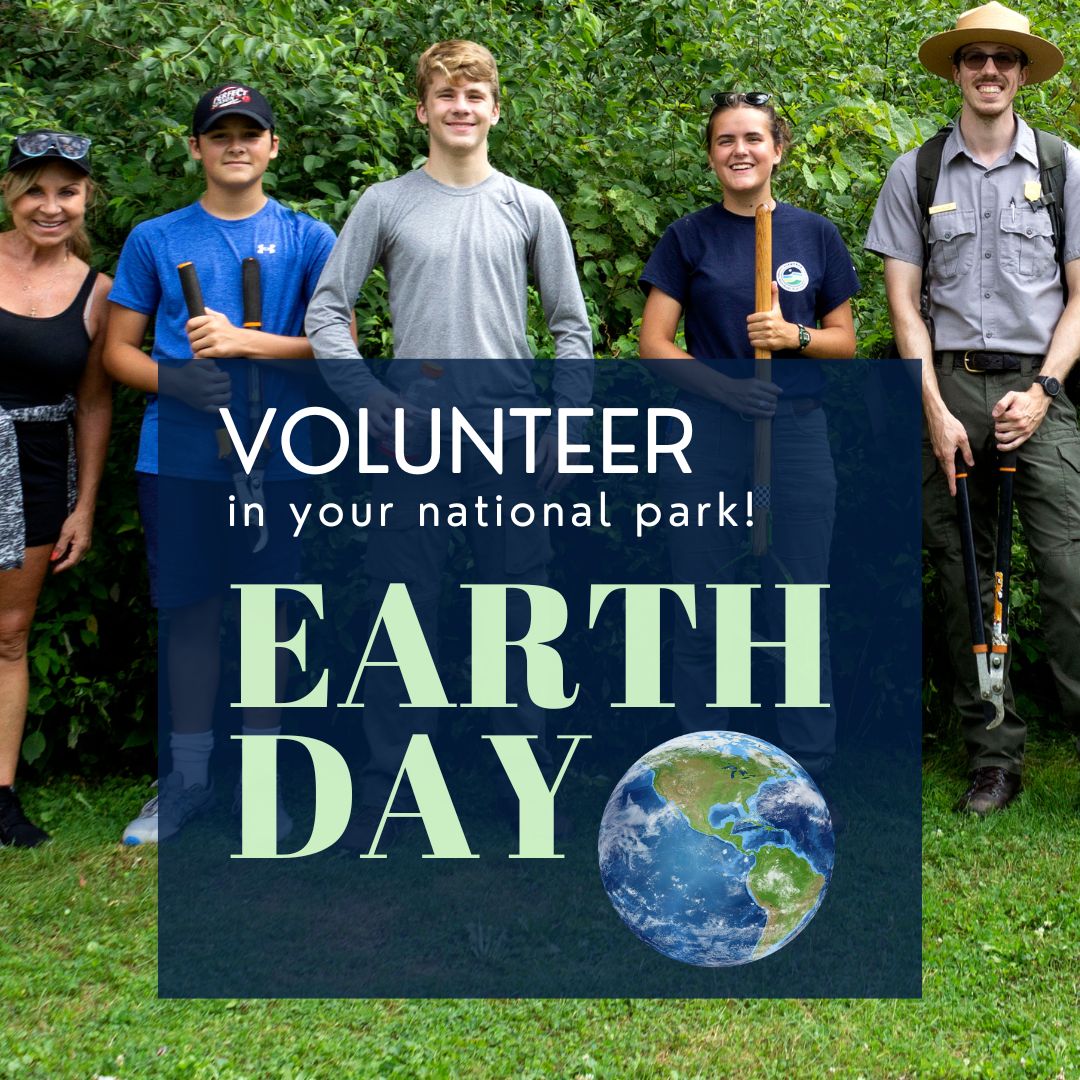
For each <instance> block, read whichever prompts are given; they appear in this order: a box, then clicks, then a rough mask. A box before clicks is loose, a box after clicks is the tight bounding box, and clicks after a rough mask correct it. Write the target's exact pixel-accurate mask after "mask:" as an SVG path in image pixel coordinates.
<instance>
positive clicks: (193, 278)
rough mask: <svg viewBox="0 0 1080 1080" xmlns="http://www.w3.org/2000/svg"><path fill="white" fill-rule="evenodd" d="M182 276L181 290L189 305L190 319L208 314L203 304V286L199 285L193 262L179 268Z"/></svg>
mask: <svg viewBox="0 0 1080 1080" xmlns="http://www.w3.org/2000/svg"><path fill="white" fill-rule="evenodd" d="M176 269H177V271H178V272H179V274H180V288H181V289H183V290H184V303H185V304H187V313H188V318H189V319H194V318H196V317H197V316H199V315H205V314H206V305H205V304H204V303H203V295H202V286H201V285H200V284H199V275H198V273H196V271H195V264H194V263H193V262H182V263H180V265H179V266H177V268H176Z"/></svg>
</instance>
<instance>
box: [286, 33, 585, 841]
mask: <svg viewBox="0 0 1080 1080" xmlns="http://www.w3.org/2000/svg"><path fill="white" fill-rule="evenodd" d="M417 92H418V98H419V104H418V105H417V107H416V116H417V119H418V120H419V121H420V123H421V124H423V125H424V126H425V127H427V129H428V143H429V150H428V159H427V161H426V163H425V164H424V166H423V167H422V168H420V169H417V170H415V171H414V172H411V173H407V174H406V175H404V176H400V177H398V178H397V179H395V180H389V181H386V182H385V183H380V184H375V185H373V186H372V187H370V188H368V190H367V191H365V192H364V194H363V196H362V197H361V198H360V201H359V202H358V203H357V205H356V207H355V208H354V210H353V212H352V214H351V215H350V216H349V219H348V221H347V222H346V223H345V227H344V229H343V230H342V232H341V236H340V238H339V240H338V242H337V244H336V245H335V247H334V250H333V253H332V254H331V256H330V259H329V260H328V262H327V264H326V267H325V268H324V270H323V273H322V277H321V278H320V280H319V284H318V286H317V288H316V290H315V294H314V296H313V297H312V299H311V303H310V304H309V305H308V314H307V320H306V329H307V334H308V338H309V340H310V341H311V344H312V348H313V349H314V351H315V355H316V356H317V357H319V358H321V359H326V360H327V361H329V362H328V363H325V364H323V365H322V370H323V373H324V376H325V377H326V380H327V382H328V383H329V384H330V385H331V387H332V388H333V389H334V390H335V392H336V393H337V394H338V396H339V397H341V399H342V400H343V401H344V402H345V404H346V405H347V406H348V407H349V408H350V409H355V408H358V407H363V408H366V409H367V411H368V423H369V431H370V433H371V436H372V437H373V438H374V439H375V440H380V441H384V442H385V441H387V440H392V437H393V425H394V410H395V408H396V407H397V406H400V405H403V404H404V403H403V401H402V399H401V397H400V396H399V393H398V392H404V391H405V390H406V389H407V388H408V386H409V384H410V383H411V382H412V381H413V380H414V379H416V378H417V377H419V374H420V370H419V369H420V361H421V360H425V359H436V360H440V361H453V360H456V361H459V362H457V363H445V364H444V366H443V375H442V378H441V380H440V383H441V385H440V396H441V397H442V399H443V400H444V401H447V402H452V403H453V404H456V405H458V406H459V407H460V408H461V409H462V410H463V411H464V412H465V413H466V414H467V415H468V416H469V418H470V420H471V422H472V423H473V425H474V427H476V428H477V429H478V430H481V431H484V430H485V429H486V434H490V433H491V425H492V422H491V415H492V409H494V408H502V409H504V410H509V409H510V408H514V407H521V406H524V407H530V406H536V405H538V404H540V402H539V399H538V396H537V393H536V390H535V387H534V384H533V379H532V364H533V361H532V357H531V354H530V350H529V347H528V343H527V340H526V304H527V295H526V284H527V277H528V273H529V271H531V272H532V275H533V279H534V282H535V284H536V286H537V288H538V290H539V292H540V297H541V301H542V303H543V307H544V314H545V317H546V319H547V324H548V327H549V329H550V330H551V333H552V335H553V336H554V339H555V347H556V361H555V364H554V376H553V380H552V390H553V398H554V401H553V405H554V406H555V407H556V408H564V407H581V406H586V405H588V403H589V400H590V398H591V396H592V384H593V367H594V364H593V354H592V334H591V330H590V327H589V321H588V317H587V315H586V312H585V302H584V299H583V297H582V295H581V288H580V286H579V284H578V280H577V274H576V270H575V266H574V252H573V248H572V246H571V244H570V237H569V235H568V234H567V231H566V226H565V225H564V224H563V221H562V217H561V216H560V214H559V211H558V209H557V208H556V206H555V204H554V202H552V200H551V198H550V197H549V196H548V195H546V194H545V193H544V192H542V191H539V190H537V189H536V188H532V187H528V186H527V185H525V184H522V183H519V182H518V181H517V180H513V179H511V178H510V177H508V176H505V175H503V174H502V173H500V172H497V171H496V170H495V169H493V168H492V166H491V164H490V163H489V161H488V132H489V130H490V129H491V127H492V126H493V125H494V124H496V123H498V120H499V76H498V71H497V68H496V65H495V61H494V59H493V58H492V56H491V53H490V52H488V50H487V49H485V48H484V47H483V46H482V45H477V44H475V43H474V42H471V41H443V42H439V43H437V44H435V45H432V46H431V47H430V48H429V49H428V50H427V51H426V52H425V53H424V54H423V55H422V56H421V57H420V60H419V63H418V64H417ZM377 264H379V265H382V267H383V269H384V270H385V272H386V277H387V281H388V283H389V289H390V313H391V317H392V320H393V326H394V358H395V359H394V363H393V364H392V365H391V366H390V369H389V373H388V376H387V380H388V382H389V383H390V387H391V388H392V389H391V388H388V387H386V386H384V385H383V384H382V383H381V382H380V381H379V380H378V379H376V377H375V376H374V375H373V374H372V372H371V369H370V368H369V367H368V365H367V364H366V363H365V362H364V361H363V360H362V359H361V358H360V355H359V353H358V351H357V349H356V346H355V344H354V342H353V340H352V338H351V336H350V335H349V332H348V330H349V321H350V318H351V317H352V311H353V305H354V304H355V302H356V297H357V295H358V294H359V291H360V289H361V287H362V286H363V284H364V282H365V280H366V279H367V276H368V274H370V273H371V271H372V269H373V268H374V267H375V266H376V265H377ZM350 358H351V359H352V360H353V361H354V362H352V363H344V362H342V361H343V360H345V359H350ZM395 391H397V392H395ZM504 419H505V424H504V440H505V451H506V459H507V466H506V469H505V472H504V474H503V475H502V476H498V475H496V474H495V473H494V471H493V470H492V469H491V467H490V465H488V464H487V463H486V462H485V461H484V460H483V459H481V458H479V457H478V456H477V455H471V458H469V457H467V458H466V462H465V468H464V469H463V472H462V475H460V476H452V475H450V474H449V472H448V470H445V469H441V470H439V471H437V472H435V473H433V474H429V475H427V476H425V477H410V476H405V475H403V474H401V473H400V472H398V471H397V470H392V471H391V473H390V474H389V476H388V477H382V476H380V477H377V478H376V481H375V484H376V488H375V492H374V495H373V498H374V499H376V500H379V499H380V498H381V497H382V496H384V495H385V496H386V497H387V499H394V500H395V501H397V502H398V505H399V507H400V506H401V505H402V504H403V503H404V504H408V505H409V506H412V507H413V508H414V509H415V506H416V504H417V502H418V501H420V500H424V501H436V502H445V501H447V500H448V499H451V498H452V499H463V500H464V501H469V502H471V501H472V500H473V499H474V498H475V497H476V496H478V495H479V496H484V497H485V498H488V499H489V500H492V501H494V499H495V497H496V495H501V496H502V497H503V499H504V500H505V501H506V503H507V504H510V503H511V502H519V501H531V500H535V498H536V497H537V494H538V490H537V489H538V487H539V488H540V489H543V490H546V491H548V492H553V491H555V490H557V489H558V487H559V486H560V484H561V482H562V480H563V479H564V478H561V477H560V476H559V475H558V474H557V472H556V461H557V456H556V439H555V437H554V430H555V425H554V424H552V426H551V427H550V428H549V429H548V431H547V432H545V433H544V434H543V435H542V436H541V437H540V439H539V441H538V446H537V448H536V463H535V475H528V474H526V472H525V467H524V461H525V455H524V450H523V447H524V442H525V439H524V435H525V422H524V420H523V419H521V418H512V417H510V416H509V415H508V413H506V412H504ZM571 429H572V430H573V429H574V425H571ZM512 463H516V464H512ZM403 494H404V495H405V496H406V497H405V498H404V499H402V497H401V496H402V495H403ZM383 501H387V500H386V499H383ZM466 531H467V534H468V539H469V543H470V545H471V546H472V549H473V552H474V555H475V558H476V576H477V578H478V579H479V580H482V581H489V582H493V583H501V584H544V583H545V582H546V580H547V574H546V566H547V562H548V560H549V558H550V554H551V549H550V546H549V543H548V537H547V533H546V530H545V529H544V528H543V527H542V526H534V527H530V528H518V527H515V526H509V527H507V528H506V529H503V530H499V529H495V528H491V527H487V528H483V527H479V526H476V525H474V526H471V527H469V528H468V529H467V530H466ZM447 547H448V544H447V535H446V533H445V532H441V531H440V530H439V529H437V528H431V527H428V528H419V527H417V524H416V519H415V515H413V514H412V513H411V512H408V511H404V512H401V513H399V516H398V518H397V519H396V520H394V521H392V522H391V523H390V527H389V528H386V529H378V530H374V531H373V532H372V533H371V535H370V537H369V545H368V551H367V560H366V564H367V570H368V575H369V580H370V586H369V588H370V598H371V600H372V602H373V603H378V602H379V601H380V600H381V598H382V595H383V593H384V592H385V590H386V587H387V584H388V583H389V582H390V581H405V582H406V583H407V584H408V588H409V593H410V596H411V598H412V601H413V604H414V606H415V607H416V609H417V613H418V615H419V616H420V619H421V622H422V624H423V626H424V630H425V633H426V635H427V638H428V641H429V643H434V642H435V641H436V639H437V628H436V622H437V613H438V599H439V593H440V591H441V572H442V568H443V566H444V565H445V562H446V557H447ZM518 592H519V590H513V592H512V594H511V596H512V598H513V594H514V593H518ZM521 599H522V598H521V597H520V596H518V597H517V598H516V600H517V603H516V604H515V603H514V602H511V604H510V611H509V613H508V622H509V625H508V631H509V634H510V639H511V640H512V639H513V637H514V630H515V623H517V624H519V626H520V629H521V630H522V632H523V631H524V629H525V628H527V624H528V610H527V608H525V607H523V606H522V605H521V603H520V601H521ZM377 674H379V673H372V677H370V678H369V681H368V683H367V686H366V690H365V697H364V700H365V705H366V706H367V707H366V708H365V710H364V731H365V735H366V737H367V741H368V745H369V748H370V751H371V756H370V760H369V761H368V763H367V764H366V766H365V769H364V772H363V778H362V784H361V800H360V801H361V803H362V805H363V808H364V809H363V810H362V811H361V812H360V813H359V814H358V815H354V818H353V823H352V825H351V826H350V829H349V830H348V832H347V833H346V836H345V837H344V838H343V844H344V846H346V847H352V848H359V847H367V846H368V844H369V843H370V842H371V840H372V837H373V835H375V834H376V830H377V829H378V827H379V825H380V822H381V819H382V817H383V806H384V804H385V801H386V799H387V797H388V794H389V791H390V788H391V785H392V783H393V780H394V777H395V775H396V772H397V769H398V767H399V765H400V761H401V757H402V754H403V753H404V750H405V748H406V746H407V745H408V742H409V739H410V737H411V735H412V734H413V733H414V732H423V731H426V732H428V733H431V732H433V731H434V728H435V715H434V712H433V711H431V710H424V709H408V710H404V711H402V710H400V709H399V705H400V703H401V689H400V685H397V686H394V685H391V681H390V680H380V679H377V678H375V677H374V676H375V675H377ZM523 676H524V672H523V670H521V666H520V665H518V666H516V667H515V666H514V665H511V669H510V671H509V672H508V687H509V691H510V696H509V697H508V700H514V701H517V702H518V706H517V708H511V709H507V710H499V711H497V715H494V716H493V717H492V723H493V727H494V729H495V731H496V732H498V733H522V734H527V735H533V736H538V738H537V739H536V741H535V742H534V743H533V748H534V752H535V753H536V757H537V760H538V761H539V762H540V765H541V767H542V768H543V769H544V770H545V772H548V771H549V770H550V767H551V764H552V761H551V756H550V754H549V752H548V750H547V747H546V745H545V742H544V714H543V711H542V710H541V709H539V708H538V707H537V706H535V705H534V704H533V703H532V702H531V701H530V700H529V697H528V694H527V692H526V690H525V687H524V677H523ZM515 691H517V692H515ZM405 718H407V720H408V723H406V719H405ZM390 820H393V819H390ZM379 835H381V836H382V837H383V838H384V839H385V837H386V831H385V827H384V829H383V832H382V833H381V834H379Z"/></svg>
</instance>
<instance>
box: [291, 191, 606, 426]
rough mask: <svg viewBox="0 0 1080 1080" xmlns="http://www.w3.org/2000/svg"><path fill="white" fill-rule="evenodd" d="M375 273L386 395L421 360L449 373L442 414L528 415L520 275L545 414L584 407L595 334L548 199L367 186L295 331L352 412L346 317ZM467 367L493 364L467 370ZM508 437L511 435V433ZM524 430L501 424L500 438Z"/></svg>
mask: <svg viewBox="0 0 1080 1080" xmlns="http://www.w3.org/2000/svg"><path fill="white" fill-rule="evenodd" d="M376 264H381V265H382V266H383V268H384V270H385V272H386V276H387V280H388V283H389V287H390V314H391V318H392V320H393V324H394V357H395V362H394V363H393V364H392V365H391V368H390V373H389V375H388V382H389V383H390V385H391V386H393V387H394V388H395V389H398V390H401V389H403V388H404V387H405V386H407V385H408V384H409V383H410V382H411V381H412V380H413V379H415V378H416V375H417V372H418V371H419V366H420V365H419V361H420V360H423V359H439V360H452V359H461V360H462V361H472V362H471V363H466V362H463V363H458V364H446V365H445V375H444V377H443V379H442V380H441V383H442V385H443V386H444V388H445V394H446V397H447V403H448V404H450V403H452V404H456V405H458V406H459V407H461V408H462V409H463V410H464V411H465V412H466V413H472V414H474V415H475V417H476V419H477V421H478V423H480V424H482V423H483V416H484V414H485V412H486V413H487V414H488V423H487V424H486V425H484V426H485V427H487V428H489V429H490V411H491V408H492V407H496V406H501V407H503V408H510V407H514V406H534V405H536V404H537V403H538V401H537V396H536V392H535V390H534V387H533V381H532V356H531V353H530V350H529V347H528V343H527V341H526V337H525V331H526V304H527V294H526V287H527V282H528V274H529V272H530V271H531V272H532V275H533V279H534V282H535V284H536V287H537V289H538V290H539V292H540V298H541V301H542V303H543V307H544V314H545V317H546V319H547V324H548V327H549V328H550V329H551V333H552V335H553V336H554V338H555V348H556V356H557V357H558V362H557V363H556V364H555V375H554V380H553V383H554V385H553V391H554V398H555V401H554V404H555V405H556V407H566V406H584V405H587V404H588V403H589V400H590V399H591V396H592V384H593V368H594V365H593V352H592V332H591V329H590V327H589V320H588V316H587V315H586V312H585V301H584V299H583V297H582V295H581V287H580V285H579V284H578V279H577V272H576V269H575V266H574V252H573V248H572V247H571V244H570V237H569V235H568V234H567V231H566V226H565V225H564V224H563V220H562V217H561V215H560V214H559V211H558V208H557V207H556V206H555V203H554V202H553V201H552V200H551V198H550V196H548V195H546V194H545V193H544V192H542V191H539V190H538V189H537V188H533V187H529V186H528V185H526V184H522V183H519V182H518V181H516V180H513V179H511V178H510V177H509V176H504V175H503V174H502V173H499V172H493V173H492V174H491V175H490V176H489V177H488V178H487V179H486V180H484V181H482V182H481V183H479V184H476V185H475V186H474V187H469V188H454V187H448V186H447V185H445V184H441V183H439V181H437V180H436V179H434V178H433V177H432V176H430V175H429V174H428V173H426V172H425V171H424V170H423V169H417V170H415V171H413V172H411V173H406V174H405V175H404V176H399V177H398V178H397V179H395V180H389V181H386V182H384V183H380V184H374V185H372V186H371V187H370V188H368V189H367V191H365V192H364V194H363V195H362V196H361V198H360V201H359V202H358V203H357V204H356V206H355V208H354V209H353V211H352V213H351V214H350V215H349V219H348V221H347V222H346V223H345V227H344V228H343V229H342V230H341V235H340V237H339V238H338V241H337V244H336V245H335V246H334V250H333V252H332V253H331V255H330V258H329V259H328V260H327V263H326V266H325V267H324V269H323V272H322V276H321V277H320V279H319V283H318V286H317V287H316V289H315V293H314V295H313V296H312V298H311V303H310V304H309V305H308V311H307V319H306V329H307V336H308V339H309V340H310V341H311V345H312V348H313V350H314V352H315V355H316V356H317V357H319V358H320V359H328V360H336V359H340V358H352V359H353V360H354V361H355V362H353V363H348V364H342V363H327V364H323V365H322V370H323V373H324V375H325V377H326V379H327V382H329V383H330V385H331V386H332V388H333V389H334V390H335V392H337V393H338V395H339V396H340V397H341V398H342V399H343V400H344V401H345V403H346V404H347V405H349V406H350V407H357V406H360V405H363V404H364V401H365V400H366V397H367V395H368V394H369V393H370V392H371V390H372V389H373V388H374V386H375V385H376V383H375V377H374V375H373V374H372V373H371V370H370V369H369V368H368V365H367V364H366V363H364V362H363V361H362V360H360V359H359V353H358V352H357V349H356V346H355V345H354V344H353V341H352V338H351V337H350V336H349V318H350V316H351V314H352V309H353V304H354V302H355V299H356V296H357V294H358V293H359V291H360V288H361V287H362V285H363V284H364V281H365V280H366V278H367V276H368V274H370V273H371V270H372V269H373V268H374V267H375V266H376ZM476 361H498V362H497V363H477V362H476ZM511 427H513V428H514V429H515V430H514V431H511ZM520 430H522V424H521V422H518V423H516V424H514V423H511V422H510V421H509V418H508V425H507V434H516V433H518V432H519V431H520Z"/></svg>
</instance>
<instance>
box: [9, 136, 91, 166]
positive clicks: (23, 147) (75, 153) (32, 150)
mask: <svg viewBox="0 0 1080 1080" xmlns="http://www.w3.org/2000/svg"><path fill="white" fill-rule="evenodd" d="M15 145H16V146H17V147H18V148H19V151H20V152H21V153H23V154H25V155H26V156H27V157H30V158H36V157H41V156H42V154H47V153H48V152H49V151H50V150H55V151H56V152H57V153H58V154H60V156H61V157H65V158H67V159H68V161H81V160H82V159H83V158H84V157H86V155H87V153H89V151H90V139H88V138H87V137H86V136H85V135H68V134H66V133H64V132H62V131H31V132H28V133H26V134H23V135H16V136H15Z"/></svg>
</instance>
